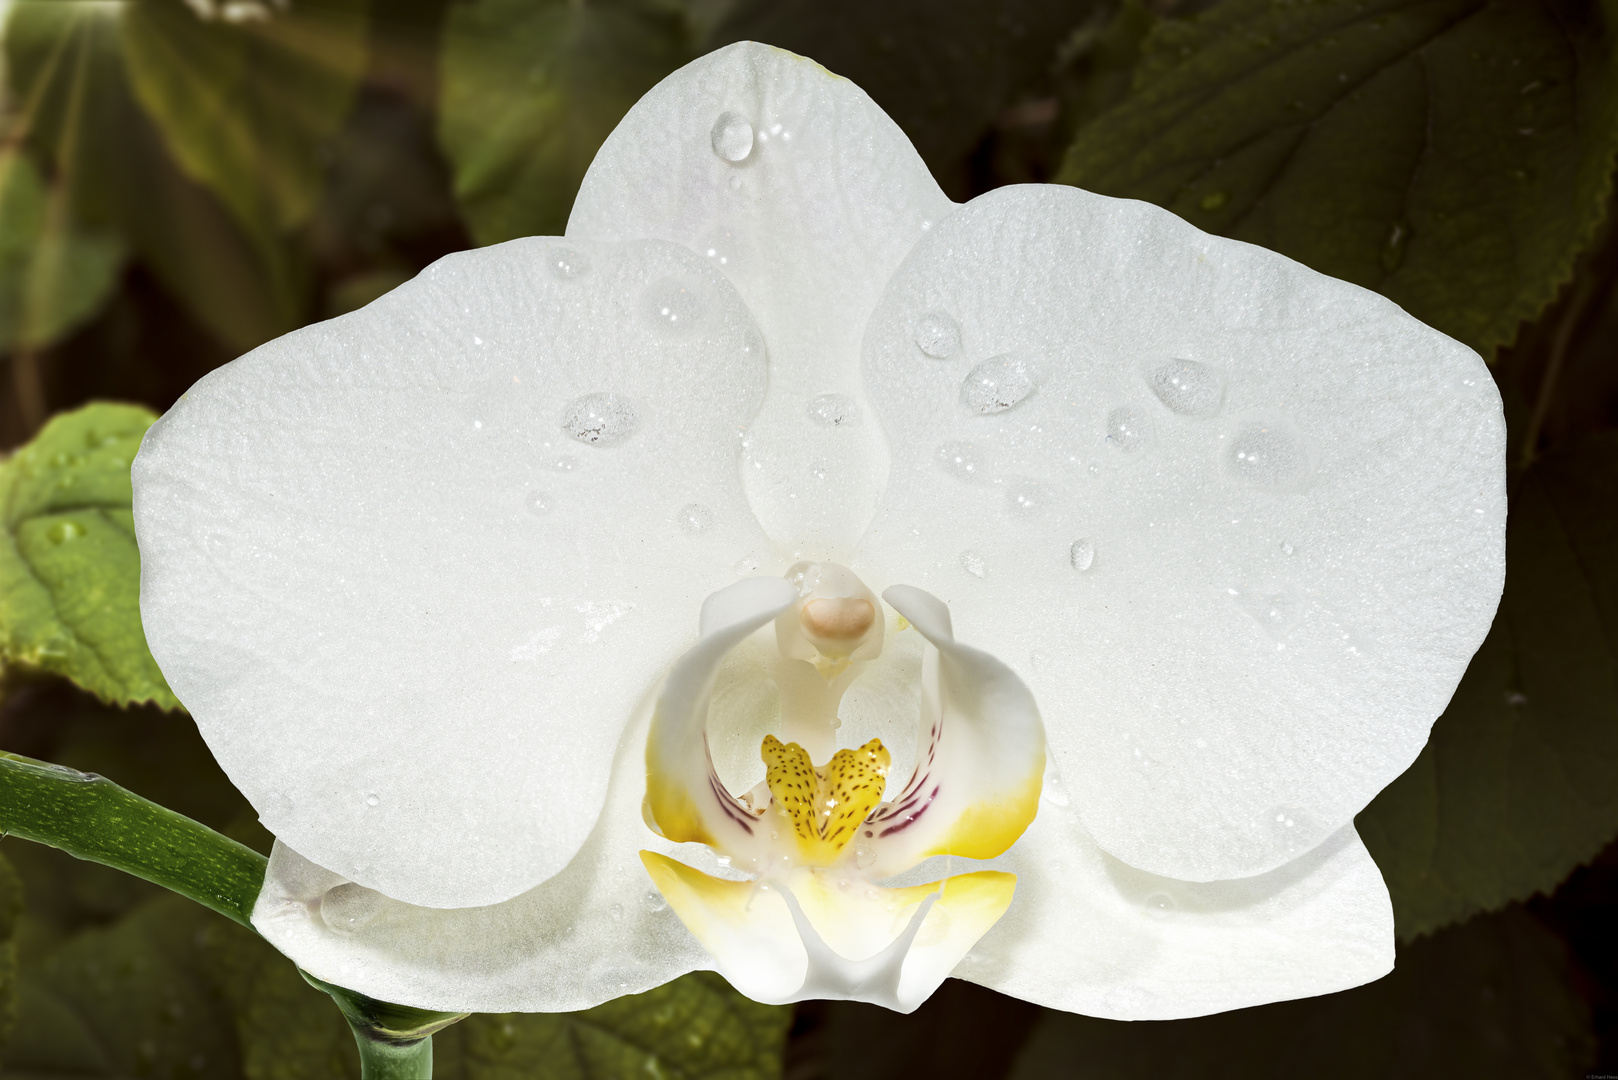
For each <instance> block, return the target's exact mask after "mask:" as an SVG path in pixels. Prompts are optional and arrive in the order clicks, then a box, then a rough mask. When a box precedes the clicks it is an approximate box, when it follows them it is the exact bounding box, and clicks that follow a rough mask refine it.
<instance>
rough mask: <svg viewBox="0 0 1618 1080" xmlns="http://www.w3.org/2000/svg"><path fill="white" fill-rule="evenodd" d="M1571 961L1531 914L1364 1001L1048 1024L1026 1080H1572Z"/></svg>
mask: <svg viewBox="0 0 1618 1080" xmlns="http://www.w3.org/2000/svg"><path fill="white" fill-rule="evenodd" d="M1588 1010H1589V1007H1588V1006H1587V1005H1586V1004H1585V1003H1584V1001H1583V1000H1581V999H1580V997H1579V995H1578V993H1577V992H1576V991H1575V990H1574V988H1573V985H1572V982H1571V972H1570V970H1569V968H1568V962H1567V954H1566V949H1565V948H1564V947H1563V945H1562V944H1561V942H1559V941H1558V940H1557V939H1556V937H1555V936H1554V935H1552V934H1551V933H1549V932H1548V931H1547V930H1546V929H1545V928H1544V927H1543V926H1541V925H1540V924H1539V923H1538V922H1537V921H1536V920H1534V919H1533V918H1532V917H1531V916H1528V915H1526V914H1524V913H1522V912H1521V911H1510V912H1504V913H1502V914H1500V915H1491V916H1484V917H1482V918H1478V919H1474V920H1473V921H1472V922H1469V923H1467V924H1466V925H1465V926H1460V927H1456V928H1455V929H1453V930H1448V931H1445V932H1444V933H1443V934H1440V935H1438V936H1435V937H1433V938H1431V939H1428V940H1425V941H1421V942H1418V943H1417V944H1415V945H1412V946H1410V947H1409V948H1406V949H1404V950H1402V951H1401V952H1400V955H1399V963H1398V966H1397V967H1396V968H1395V969H1394V972H1393V974H1392V975H1389V976H1387V977H1386V978H1384V979H1382V980H1380V981H1378V982H1375V983H1372V984H1370V985H1369V986H1364V987H1361V988H1359V989H1357V990H1348V991H1345V992H1343V993H1341V994H1332V995H1330V996H1328V997H1321V998H1307V999H1304V1000H1302V1001H1288V1002H1282V1003H1280V1004H1277V1005H1266V1006H1264V1007H1263V1008H1259V1009H1243V1010H1241V1011H1239V1012H1233V1013H1223V1014H1221V1015H1218V1016H1209V1017H1204V1018H1200V1019H1195V1020H1177V1021H1172V1022H1168V1023H1136V1024H1124V1023H1117V1022H1114V1021H1109V1020H1095V1019H1092V1018H1090V1017H1085V1016H1069V1015H1063V1014H1060V1013H1051V1014H1047V1015H1046V1016H1045V1017H1044V1018H1043V1019H1042V1020H1041V1021H1040V1023H1039V1025H1038V1026H1037V1027H1036V1028H1035V1030H1034V1033H1033V1035H1032V1037H1031V1038H1030V1039H1029V1041H1028V1044H1027V1046H1026V1047H1025V1048H1024V1049H1023V1052H1022V1054H1021V1056H1020V1057H1019V1059H1018V1062H1017V1066H1016V1068H1014V1069H1013V1070H1012V1072H1011V1077H1012V1078H1013V1080H1045V1078H1047V1077H1055V1076H1096V1077H1102V1076H1104V1077H1107V1078H1108V1080H1136V1078H1139V1080H1147V1078H1150V1080H1181V1078H1184V1080H1227V1078H1228V1080H1270V1078H1274V1080H1283V1078H1286V1080H1291V1078H1293V1077H1300V1076H1308V1077H1316V1078H1319V1080H1337V1078H1339V1077H1340V1078H1341V1080H1362V1078H1364V1077H1371V1076H1382V1077H1395V1076H1398V1077H1404V1076H1409V1077H1416V1076H1421V1077H1431V1078H1432V1080H1446V1078H1449V1077H1453V1078H1455V1080H1495V1078H1498V1080H1562V1078H1565V1077H1568V1076H1580V1075H1583V1073H1584V1072H1585V1070H1586V1069H1587V1068H1589V1067H1590V1065H1591V1064H1592V1063H1593V1060H1594V1054H1595V1046H1594V1043H1593V1040H1592V1039H1591V1038H1590V1035H1589V1031H1588V1028H1587V1024H1588Z"/></svg>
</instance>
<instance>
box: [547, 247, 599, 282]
mask: <svg viewBox="0 0 1618 1080" xmlns="http://www.w3.org/2000/svg"><path fill="white" fill-rule="evenodd" d="M550 264H551V273H552V274H554V275H555V276H556V277H559V278H561V279H562V280H563V281H571V280H572V279H573V278H576V277H578V276H579V275H581V274H583V273H585V272H586V271H587V270H589V269H590V259H589V256H587V255H585V253H584V252H582V251H575V250H574V249H572V248H551V251H550Z"/></svg>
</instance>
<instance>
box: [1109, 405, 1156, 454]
mask: <svg viewBox="0 0 1618 1080" xmlns="http://www.w3.org/2000/svg"><path fill="white" fill-rule="evenodd" d="M1151 441H1152V422H1151V421H1150V420H1149V419H1147V417H1146V414H1145V413H1143V412H1141V411H1140V410H1139V409H1137V408H1135V407H1134V406H1133V405H1120V406H1118V407H1117V408H1116V409H1114V410H1112V412H1110V413H1108V414H1107V445H1109V446H1111V447H1112V448H1113V449H1115V450H1121V451H1123V452H1124V453H1126V454H1134V453H1138V452H1140V451H1141V450H1144V449H1146V447H1147V446H1149V445H1151Z"/></svg>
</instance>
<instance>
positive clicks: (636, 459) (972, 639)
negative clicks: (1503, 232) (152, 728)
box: [134, 44, 1506, 1019]
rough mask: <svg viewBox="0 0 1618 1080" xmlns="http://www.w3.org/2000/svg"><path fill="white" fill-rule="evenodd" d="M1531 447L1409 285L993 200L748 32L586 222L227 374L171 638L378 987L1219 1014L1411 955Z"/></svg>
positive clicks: (704, 67) (1351, 978)
mask: <svg viewBox="0 0 1618 1080" xmlns="http://www.w3.org/2000/svg"><path fill="white" fill-rule="evenodd" d="M1503 445H1504V424H1503V421H1502V416H1501V408H1500V402H1499V398H1498V395H1497V393H1496V391H1495V388H1494V384H1493V382H1492V380H1491V378H1490V376H1489V373H1488V371H1487V370H1486V369H1485V367H1484V365H1483V363H1482V362H1481V361H1480V360H1479V359H1478V357H1477V356H1476V355H1475V354H1473V353H1472V352H1470V351H1468V350H1467V349H1466V348H1464V347H1463V346H1461V345H1459V344H1457V343H1456V342H1454V341H1452V340H1450V339H1449V338H1447V337H1444V336H1443V335H1441V334H1439V333H1437V332H1435V331H1433V330H1431V329H1429V328H1427V327H1426V326H1423V325H1421V324H1420V323H1418V322H1417V321H1416V320H1414V319H1412V318H1411V317H1410V316H1408V315H1406V314H1405V313H1404V312H1403V311H1401V310H1400V309H1399V308H1398V307H1396V306H1395V305H1393V304H1392V303H1390V302H1388V301H1387V300H1385V299H1383V298H1382V297H1380V296H1377V295H1374V294H1372V293H1370V292H1367V291H1365V290H1363V289H1361V288H1358V287H1355V286H1352V285H1348V284H1345V283H1343V282H1341V281H1336V280H1332V279H1330V278H1327V277H1323V276H1321V275H1319V274H1316V273H1314V272H1312V271H1310V270H1308V269H1306V268H1304V267H1302V266H1300V265H1298V264H1296V263H1293V262H1291V261H1289V260H1287V259H1285V258H1282V257H1280V256H1278V255H1275V254H1273V253H1270V252H1268V251H1264V250H1261V249H1259V248H1255V247H1251V246H1249V245H1246V244H1242V243H1237V242H1234V241H1230V240H1225V239H1221V238H1218V237H1212V236H1208V235H1205V234H1203V233H1201V232H1199V231H1197V230H1196V229H1194V228H1192V227H1191V226H1189V225H1187V224H1185V223H1184V222H1182V221H1181V220H1179V219H1178V218H1176V217H1174V216H1173V215H1171V214H1169V213H1167V212H1165V211H1163V210H1160V209H1158V208H1155V207H1152V206H1149V205H1145V204H1142V203H1136V202H1128V201H1121V200H1116V199H1108V198H1102V197H1099V196H1096V195H1091V194H1087V193H1085V192H1082V191H1078V190H1074V189H1071V188H1066V187H1055V186H1041V185H1033V186H1021V187H1011V188H1005V189H1001V190H998V191H994V192H991V193H989V194H987V195H983V196H981V197H980V198H977V199H975V200H973V201H972V202H970V203H968V204H966V205H964V206H957V205H954V204H952V203H951V202H950V201H949V200H948V199H946V198H945V197H944V195H943V194H942V193H941V192H940V190H939V188H938V187H937V185H936V184H935V183H934V182H933V180H932V178H931V177H930V176H929V175H928V173H927V170H926V169H925V168H924V167H923V165H922V162H921V160H920V159H919V158H918V157H917V155H916V153H915V151H914V149H913V148H912V147H911V145H910V143H909V142H908V141H907V140H906V139H905V137H904V135H903V134H902V133H901V132H900V131H899V129H898V128H897V127H896V126H895V125H894V124H893V122H892V121H890V120H889V119H888V117H887V116H885V115H884V114H883V113H882V112H881V110H879V109H878V108H877V107H876V105H875V104H873V103H872V102H871V100H870V99H869V98H868V97H867V96H866V95H865V94H864V93H863V92H862V91H860V89H859V88H858V87H856V86H854V85H853V84H851V83H849V82H847V81H846V80H844V79H841V78H838V77H836V76H834V75H832V74H830V73H828V72H826V71H825V70H823V69H821V68H820V67H818V66H816V65H815V64H813V63H811V62H809V61H806V60H804V59H801V58H799V57H796V56H793V55H791V54H789V53H785V52H781V51H779V50H776V49H771V48H767V47H764V46H760V45H756V44H740V45H735V46H732V47H730V48H727V49H724V50H722V51H720V52H717V53H714V54H712V55H710V56H707V57H705V58H703V59H701V60H698V61H696V62H695V63H693V64H691V65H689V66H687V67H685V68H683V69H682V70H680V71H678V72H676V73H675V74H674V75H672V76H670V77H669V78H667V79H666V80H664V81H663V82H662V83H661V84H660V85H659V86H657V87H656V88H655V89H654V90H652V92H651V93H649V94H648V95H647V96H646V97H645V98H644V99H643V100H642V101H641V102H640V103H639V104H638V105H636V106H635V108H634V109H633V110H631V112H630V113H629V115H628V116H626V117H625V119H624V120H623V122H622V124H621V125H620V126H619V127H618V129H617V130H616V131H615V132H614V133H613V134H612V136H611V137H610V138H609V139H608V140H607V142H606V144H605V145H604V146H603V147H602V148H601V151H600V153H599V154H598V155H597V157H596V159H595V162H594V164H593V165H592V166H591V169H590V171H589V174H588V175H587V177H586V178H585V181H584V185H583V188H582V190H581V191H580V192H579V195H578V200H577V203H576V204H575V206H574V209H573V214H572V218H571V220H570V221H569V223H568V228H567V235H566V236H565V237H562V238H553V237H546V238H531V239H527V240H519V241H514V242H512V243H508V244H501V245H498V246H495V247H492V248H487V249H484V250H481V251H473V252H466V253H462V254H458V255H452V256H449V257H447V258H445V259H443V260H441V261H440V262H438V263H436V264H434V265H433V266H431V267H430V268H428V269H427V270H426V271H425V272H424V273H422V274H421V275H420V276H419V277H418V278H416V279H415V280H414V281H412V282H410V283H408V284H406V285H404V286H402V287H400V288H399V289H397V290H395V291H394V292H392V293H390V294H389V295H387V296H385V297H383V298H382V299H380V300H378V301H377V302H376V303H374V304H372V305H370V306H369V307H367V308H365V309H364V310H362V311H359V312H356V313H354V314H351V315H346V316H343V317H342V318H338V319H334V320H332V321H330V322H326V323H322V324H320V325H316V326H311V327H308V328H305V329H303V330H299V331H297V332H296V333H293V334H289V335H288V336H286V337H284V338H282V339H280V340H278V341H274V342H271V343H269V344H267V345H265V346H263V347H262V348H260V349H257V350H255V351H254V352H252V353H250V354H248V355H247V356H244V357H242V358H241V359H239V360H237V361H236V362H234V363H232V364H229V365H227V366H226V367H224V368H221V369H220V370H218V371H215V372H213V373H212V374H210V375H209V376H208V377H206V378H205V379H203V380H202V381H201V382H199V383H198V384H197V385H196V386H195V387H194V388H192V390H191V391H190V392H189V393H188V394H187V395H186V396H185V397H184V398H183V399H182V400H181V401H180V402H179V403H178V404H177V405H176V406H175V407H174V409H173V410H171V411H170V412H169V414H168V415H167V416H165V417H164V418H163V419H162V420H161V421H160V422H159V423H158V424H157V425H156V426H154V427H153V428H152V430H151V433H150V434H149V435H148V436H147V438H146V441H145V444H144V446H143V448H142V450H141V454H140V456H139V458H138V459H137V461H136V462H135V468H134V473H135V490H136V506H135V510H136V526H137V531H138V535H139V540H140V547H141V554H142V560H143V562H142V573H143V577H142V610H143V614H144V617H145V622H146V630H147V636H148V638H149V640H150V642H151V647H152V650H153V652H154V654H155V655H156V657H157V659H158V661H159V663H160V664H161V665H162V668H163V671H164V673H165V674H166V675H167V676H168V679H169V681H170V683H171V684H172V686H173V687H174V689H175V691H176V693H177V694H178V695H179V697H180V698H181V700H183V701H184V702H185V704H186V705H187V707H188V708H189V709H190V710H191V712H192V714H193V715H194V716H195V717H196V721H197V724H198V726H199V727H200V729H201V731H202V733H203V735H204V737H205V738H206V739H207V740H208V743H209V745H210V746H211V747H212V749H213V751H214V753H215V754H216V755H217V757H218V759H219V761H220V763H221V765H222V766H223V767H224V769H225V771H226V772H227V773H228V774H229V775H230V777H231V779H232V780H234V781H235V783H236V784H237V786H238V787H239V788H240V789H241V790H242V791H243V793H244V794H245V795H246V796H247V797H248V798H249V799H250V800H251V801H252V803H253V805H254V806H255V807H256V808H257V809H258V811H259V813H260V815H261V816H262V818H263V821H264V823H265V824H266V825H267V826H268V827H269V828H270V829H271V830H272V831H273V832H274V833H275V835H276V837H277V842H276V846H275V851H274V854H273V856H272V858H271V860H270V870H269V876H268V879H267V881H266V882H265V886H264V891H263V894H262V896H261V897H260V900H259V902H258V907H257V910H256V912H255V915H254V922H255V925H256V926H257V927H258V928H259V929H260V930H261V931H262V933H263V934H264V935H265V936H266V937H267V938H269V940H270V941H272V942H273V943H275V944H276V945H277V946H278V947H279V948H280V949H281V950H282V951H283V952H285V953H286V954H287V955H288V956H290V957H292V958H293V959H294V960H296V961H297V962H298V963H299V964H300V965H302V966H303V967H304V968H305V969H307V970H308V971H310V972H311V973H313V974H315V975H317V976H319V977H320V978H322V979H325V980H328V981H331V982H334V983H338V984H341V985H343V986H347V987H350V988H352V989H355V990H358V991H361V992H363V993H365V994H369V995H371V996H373V997H376V998H381V999H384V1000H390V1001H396V1002H400V1003H405V1004H411V1005H417V1006H422V1007H427V1008H433V1009H444V1010H456V1011H506V1010H541V1011H551V1010H568V1009H576V1008H581V1007H585V1006H589V1005H592V1004H595V1003H597V1002H600V1001H602V1000H605V999H608V998H612V997H616V996H618V995H621V994H625V993H631V992H636V991H641V990H645V989H647V988H649V987H652V986H654V985H657V984H660V983H662V982H664V981H666V980H668V979H671V978H673V977H675V976H677V975H680V974H682V973H684V972H686V971H689V970H692V969H695V968H717V970H719V971H721V972H722V973H724V974H725V975H726V976H727V977H728V978H729V979H730V980H731V981H732V982H733V983H734V984H735V985H736V986H737V987H738V988H740V989H741V990H742V991H743V992H745V993H747V994H750V995H752V996H754V997H756V998H758V999H760V1000H763V1001H780V1002H785V1001H792V1000H796V999H800V998H803V997H809V996H827V997H851V998H862V999H865V1000H870V1001H876V1002H880V1003H881V1004H884V1005H888V1006H890V1007H893V1008H897V1009H901V1010H909V1009H912V1008H914V1007H916V1005H918V1004H919V1003H920V1002H921V1001H922V1000H924V999H925V998H926V997H927V995H928V994H930V993H931V992H932V990H933V989H934V988H936V987H937V986H938V984H939V983H940V982H941V981H942V980H943V979H944V978H945V977H946V976H949V975H955V976H958V977H961V978H966V979H970V980H972V981H975V982H979V983H982V984H984V985H986V986H989V987H993V988H994V989H996V990H1000V991H1003V992H1005V993H1008V994H1013V995H1016V996H1018V997H1022V998H1026V999H1028V1000H1031V1001H1034V1002H1038V1003H1040V1004H1042V1005H1047V1006H1051V1007H1054V1008H1058V1009H1066V1010H1073V1011H1077V1012H1083V1013H1090V1014H1094V1015H1097V1016H1107V1017H1120V1018H1141V1019H1144V1018H1172V1017H1183V1016H1192V1015H1197V1014H1201V1013H1208V1012H1214V1011H1218V1010H1222V1009H1231V1008H1236V1007H1240V1006H1247V1005H1253V1004H1258V1003H1262V1002H1267V1001H1273V1000H1278V999H1283V998H1293V997H1299V996H1304V995H1310V994H1319V993H1325V992H1329V991H1334V990H1338V989H1342V988H1345V987H1350V986H1354V985H1357V984H1359V983H1362V982H1365V981H1368V980H1370V979H1374V978H1377V977H1378V976H1380V975H1382V974H1383V973H1385V972H1386V971H1387V970H1388V969H1389V968H1390V967H1391V964H1392V958H1393V937H1392V929H1393V928H1392V915H1391V910H1390V905H1389V901H1388V896H1387V892H1386V889H1385V887H1384V885H1383V883H1382V880H1381V877H1380V875H1379V874H1378V872H1377V869H1376V866H1375V865H1374V864H1373V863H1372V861H1371V859H1370V857H1369V856H1368V854H1367V853H1366V850H1365V848H1364V847H1363V846H1362V844H1361V843H1360V840H1359V838H1358V837H1357V835H1356V834H1355V832H1354V828H1353V825H1352V819H1353V816H1354V814H1355V813H1356V811H1358V810H1359V809H1360V808H1361V807H1363V806H1364V805H1365V803H1366V802H1367V801H1368V800H1369V799H1370V798H1371V797H1372V796H1373V795H1374V794H1375V793H1376V792H1377V791H1378V790H1379V789H1380V788H1382V787H1383V786H1384V785H1385V784H1386V783H1388V781H1390V780H1391V779H1393V778H1394V777H1395V776H1396V775H1397V774H1398V773H1399V772H1400V771H1401V770H1403V769H1404V768H1405V767H1406V766H1407V765H1408V764H1409V763H1410V762H1411V760H1412V759H1413V758H1414V757H1415V755H1416V753H1417V751H1418V750H1419V749H1420V747H1421V745H1422V743H1423V742H1424V740H1425V739H1426V736H1427V731H1428V728H1429V726H1430V725H1431V723H1432V720H1433V718H1434V717H1435V716H1437V714H1438V713H1439V712H1440V711H1441V710H1442V709H1443V707H1444V705H1445V703H1446V702H1447V700H1448V698H1449V696H1450V694H1451V692H1452V691H1453V689H1454V687H1455V685H1456V682H1457V681H1458V680H1459V678H1460V676H1461V673H1462V671H1463V670H1464V668H1465V667H1466V664H1467V662H1468V660H1469V658H1470V657H1471V655H1472V653H1473V651H1474V649H1475V648H1476V647H1477V645H1478V644H1479V642H1480V641H1481V639H1482V637H1483V634H1484V632H1485V630H1486V629H1487V628H1488V626H1489V623H1490V620H1491V618H1492V615H1493V612H1494V608H1495V604H1496V601H1497V599H1498V596H1499V592H1500V587H1501V581H1502V575H1503V563H1504V550H1503V549H1504V540H1503V535H1504V532H1503V527H1504V521H1505V505H1506V502H1505V485H1504V464H1503V462H1504V450H1503ZM884 601H885V603H884ZM957 635H958V639H957ZM839 746H840V747H842V749H839ZM983 860H990V861H987V862H985V861H983Z"/></svg>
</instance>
